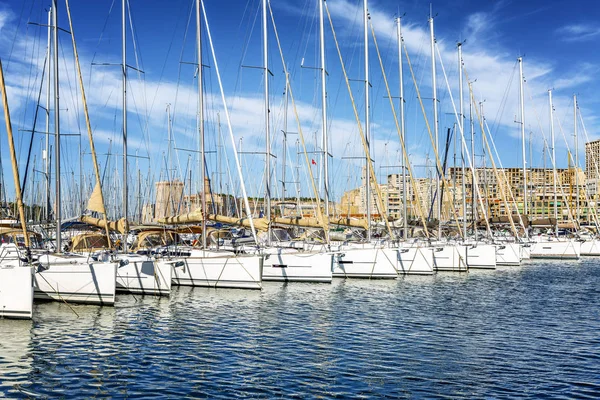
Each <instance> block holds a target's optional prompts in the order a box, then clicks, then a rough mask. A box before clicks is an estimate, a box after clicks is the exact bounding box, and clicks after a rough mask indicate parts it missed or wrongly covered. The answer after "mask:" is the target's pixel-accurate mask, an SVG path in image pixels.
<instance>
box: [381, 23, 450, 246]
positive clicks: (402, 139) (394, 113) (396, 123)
mask: <svg viewBox="0 0 600 400" xmlns="http://www.w3.org/2000/svg"><path fill="white" fill-rule="evenodd" d="M370 26H371V34H372V36H373V43H374V44H375V50H376V53H377V58H378V60H379V66H380V67H381V75H382V77H383V81H384V83H385V89H386V93H387V97H388V100H389V104H390V108H391V111H392V116H393V117H394V124H395V125H396V132H397V133H398V138H399V139H400V147H401V149H402V155H403V157H404V161H405V164H406V167H407V169H408V175H409V178H410V180H411V183H412V187H413V191H414V193H415V197H416V201H417V205H418V211H419V215H420V217H421V223H422V224H423V229H424V231H425V235H426V236H427V237H429V231H428V229H427V223H426V221H425V215H424V213H423V210H422V209H421V199H420V195H419V191H418V190H417V187H416V183H415V179H414V174H413V169H412V166H411V163H410V160H409V159H408V152H407V151H406V145H405V138H404V137H403V135H402V129H401V128H400V124H399V122H398V116H397V115H396V108H395V106H394V100H393V99H392V94H391V91H390V87H389V84H388V80H387V75H386V73H385V69H384V64H383V60H382V58H381V53H380V51H379V45H378V44H377V38H376V36H375V28H374V27H373V21H372V20H371V23H370ZM402 44H404V39H403V38H402ZM452 209H454V207H452ZM404 218H406V216H404Z"/></svg>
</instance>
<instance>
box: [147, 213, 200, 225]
mask: <svg viewBox="0 0 600 400" xmlns="http://www.w3.org/2000/svg"><path fill="white" fill-rule="evenodd" d="M203 219H204V218H203V217H202V210H200V209H196V210H194V211H192V212H189V213H186V214H180V215H176V216H174V217H164V218H159V219H158V221H157V222H158V223H159V224H169V225H176V224H190V223H198V222H202V220H203Z"/></svg>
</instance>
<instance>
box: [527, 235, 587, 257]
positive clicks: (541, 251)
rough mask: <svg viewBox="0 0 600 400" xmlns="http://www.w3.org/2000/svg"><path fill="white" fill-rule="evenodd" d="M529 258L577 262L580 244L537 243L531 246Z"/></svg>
mask: <svg viewBox="0 0 600 400" xmlns="http://www.w3.org/2000/svg"><path fill="white" fill-rule="evenodd" d="M530 254H531V258H541V259H552V260H577V259H579V257H580V255H581V243H580V242H576V241H572V240H568V241H558V240H551V241H539V242H534V243H532V244H531V248H530Z"/></svg>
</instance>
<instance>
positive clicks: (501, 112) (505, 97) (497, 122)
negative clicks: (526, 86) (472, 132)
mask: <svg viewBox="0 0 600 400" xmlns="http://www.w3.org/2000/svg"><path fill="white" fill-rule="evenodd" d="M518 64H519V62H518V61H516V60H515V63H514V64H513V69H512V73H511V74H510V78H509V80H508V85H507V86H506V89H504V94H503V95H502V101H501V102H500V104H501V107H500V108H499V109H498V111H497V112H496V116H495V118H494V123H493V124H492V130H491V131H490V134H491V132H494V133H493V136H494V139H495V138H496V135H497V134H498V131H499V127H500V121H501V120H502V116H503V115H504V110H505V108H506V104H507V103H508V96H509V94H510V89H511V88H512V83H513V81H514V78H515V75H516V71H517V66H518ZM488 130H489V128H488Z"/></svg>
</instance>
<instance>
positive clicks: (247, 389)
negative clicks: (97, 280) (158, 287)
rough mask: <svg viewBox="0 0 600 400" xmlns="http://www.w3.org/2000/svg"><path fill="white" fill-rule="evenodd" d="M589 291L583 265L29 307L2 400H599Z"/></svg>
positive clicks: (594, 301) (4, 344) (594, 273)
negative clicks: (146, 399)
mask: <svg viewBox="0 0 600 400" xmlns="http://www.w3.org/2000/svg"><path fill="white" fill-rule="evenodd" d="M599 283H600V268H599V266H598V264H597V263H596V262H595V261H583V262H580V263H569V264H564V263H560V262H558V263H547V264H541V263H531V264H526V265H523V266H521V267H501V268H499V269H498V270H496V271H471V272H470V273H462V274H453V273H443V274H442V273H440V274H437V275H435V276H422V277H419V276H407V277H402V278H400V279H398V280H397V281H385V280H382V281H368V280H338V279H335V280H334V281H333V283H332V284H330V285H329V284H304V283H299V284H279V283H265V285H264V289H263V290H262V291H261V292H258V291H243V290H221V289H219V290H214V289H209V288H189V287H180V288H176V289H175V290H174V291H173V293H172V296H171V298H155V297H140V296H119V297H118V301H117V304H116V306H115V307H114V308H108V307H106V308H102V307H94V306H68V305H66V304H62V303H45V304H39V305H36V307H35V310H34V311H35V319H34V322H31V321H29V322H25V321H9V320H0V396H1V395H2V394H4V395H5V396H7V397H43V396H47V397H61V396H64V397H95V396H103V397H135V396H142V395H145V396H162V397H175V396H178V397H179V396H183V395H187V396H191V397H210V398H230V397H234V396H235V397H291V396H301V397H329V396H337V397H359V396H362V397H382V396H389V397H434V396H446V397H452V398H460V397H469V398H472V397H516V396H521V395H523V394H524V393H527V394H528V395H531V396H539V395H544V394H548V393H557V392H559V393H561V394H562V395H564V396H566V397H575V396H583V397H585V396H589V397H593V396H594V394H595V393H596V392H597V391H598V390H600V381H599V378H598V376H597V373H596V371H597V370H598V368H599V366H600V336H599V335H598V333H597V332H598V331H599V328H600V315H599V311H598V310H599V309H600V307H599V306H600V300H599V299H600V297H599V296H598V295H599V294H600V285H599Z"/></svg>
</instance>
